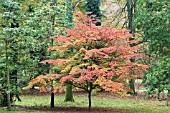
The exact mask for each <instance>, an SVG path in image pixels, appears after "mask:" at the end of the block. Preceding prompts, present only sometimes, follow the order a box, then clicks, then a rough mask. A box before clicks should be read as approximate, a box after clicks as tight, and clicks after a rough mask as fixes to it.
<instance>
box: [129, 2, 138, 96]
mask: <svg viewBox="0 0 170 113" xmlns="http://www.w3.org/2000/svg"><path fill="white" fill-rule="evenodd" d="M136 3H137V0H135V1H134V3H133V1H132V0H127V12H128V29H129V30H130V33H132V34H133V35H134V33H135V26H134V25H133V21H134V18H135V17H134V13H135V7H136ZM129 40H134V38H130V39H129ZM131 46H134V45H131ZM134 61H135V59H131V62H134ZM134 83H135V80H133V79H131V80H130V81H129V86H130V89H131V90H132V91H133V94H135V95H136V91H135V85H134ZM130 94H132V93H130Z"/></svg>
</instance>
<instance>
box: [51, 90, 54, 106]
mask: <svg viewBox="0 0 170 113" xmlns="http://www.w3.org/2000/svg"><path fill="white" fill-rule="evenodd" d="M50 107H51V108H53V107H54V93H53V92H51V106H50Z"/></svg>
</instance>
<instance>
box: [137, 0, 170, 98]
mask: <svg viewBox="0 0 170 113" xmlns="http://www.w3.org/2000/svg"><path fill="white" fill-rule="evenodd" d="M169 9H170V2H169V1H161V0H157V1H154V0H153V1H149V0H141V1H139V2H138V11H137V18H136V20H135V21H136V26H137V28H138V30H139V31H140V33H141V34H142V37H143V42H145V43H147V44H148V51H147V54H148V56H149V65H151V66H152V69H151V70H150V71H149V72H148V73H147V74H146V76H145V78H146V80H145V81H144V84H145V85H146V86H147V87H148V93H149V94H155V93H156V94H158V95H159V94H160V93H161V92H164V91H165V90H167V91H168V93H169V89H168V88H169V83H168V82H169V76H168V74H169V69H168V68H169V64H168V62H169V57H170V54H169V52H170V39H169V37H170V34H169V30H170V26H169V18H170V15H169V13H170V12H169V11H170V10H169ZM165 62H166V63H165ZM168 93H167V94H168ZM168 95H169V94H168ZM158 97H159V96H158Z"/></svg>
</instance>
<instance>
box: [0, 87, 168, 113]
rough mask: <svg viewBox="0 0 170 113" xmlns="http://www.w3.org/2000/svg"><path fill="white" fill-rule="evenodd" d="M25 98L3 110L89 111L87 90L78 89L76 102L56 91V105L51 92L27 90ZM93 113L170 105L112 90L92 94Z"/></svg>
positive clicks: (155, 111) (157, 112) (154, 110)
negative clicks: (66, 98)
mask: <svg viewBox="0 0 170 113" xmlns="http://www.w3.org/2000/svg"><path fill="white" fill-rule="evenodd" d="M21 99H22V101H21V102H19V101H16V102H15V103H14V105H13V107H12V108H13V111H6V110H2V109H5V108H2V107H1V108H0V113H28V112H29V113H88V99H87V94H86V93H85V92H84V91H75V92H74V100H75V102H63V100H64V93H56V94H55V107H54V108H50V107H49V105H50V94H49V93H40V92H38V91H37V90H32V91H24V92H23V95H22V96H21ZM91 113H170V106H165V101H158V100H156V99H144V98H143V97H142V96H126V97H119V96H116V95H114V94H112V93H107V92H102V93H93V94H92V109H91Z"/></svg>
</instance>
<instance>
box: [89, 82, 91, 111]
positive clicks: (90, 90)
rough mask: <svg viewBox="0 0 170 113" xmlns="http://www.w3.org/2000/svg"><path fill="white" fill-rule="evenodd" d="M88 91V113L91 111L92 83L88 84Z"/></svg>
mask: <svg viewBox="0 0 170 113" xmlns="http://www.w3.org/2000/svg"><path fill="white" fill-rule="evenodd" d="M89 85H90V87H89V88H90V89H89V91H88V99H89V108H88V109H89V111H91V92H92V83H91V82H90V84H89Z"/></svg>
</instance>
